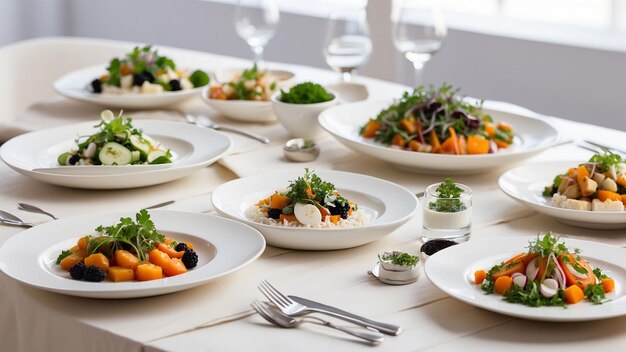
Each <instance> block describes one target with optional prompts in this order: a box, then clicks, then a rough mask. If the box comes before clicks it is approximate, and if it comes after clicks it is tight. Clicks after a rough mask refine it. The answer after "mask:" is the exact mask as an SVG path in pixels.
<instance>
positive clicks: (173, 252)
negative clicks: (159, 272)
mask: <svg viewBox="0 0 626 352" xmlns="http://www.w3.org/2000/svg"><path fill="white" fill-rule="evenodd" d="M157 249H158V250H160V251H161V252H163V253H165V254H167V255H168V256H169V257H170V258H182V257H183V254H185V251H176V249H174V248H172V247H170V246H168V245H166V244H165V243H159V244H158V246H157Z"/></svg>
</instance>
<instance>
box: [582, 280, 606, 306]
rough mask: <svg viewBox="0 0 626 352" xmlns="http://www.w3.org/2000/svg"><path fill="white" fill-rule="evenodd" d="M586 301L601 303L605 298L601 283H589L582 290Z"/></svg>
mask: <svg viewBox="0 0 626 352" xmlns="http://www.w3.org/2000/svg"><path fill="white" fill-rule="evenodd" d="M583 292H584V293H585V297H586V298H587V300H588V301H590V302H592V303H593V304H602V303H604V302H605V300H606V296H605V294H604V286H603V285H602V284H589V285H587V287H585V290H584V291H583Z"/></svg>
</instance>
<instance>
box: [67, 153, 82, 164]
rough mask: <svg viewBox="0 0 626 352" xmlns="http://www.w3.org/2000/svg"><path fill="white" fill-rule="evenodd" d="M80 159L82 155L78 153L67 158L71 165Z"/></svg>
mask: <svg viewBox="0 0 626 352" xmlns="http://www.w3.org/2000/svg"><path fill="white" fill-rule="evenodd" d="M79 160H80V156H78V154H74V155H72V156H70V158H69V159H67V163H68V164H70V165H76V163H77V162H78V161H79Z"/></svg>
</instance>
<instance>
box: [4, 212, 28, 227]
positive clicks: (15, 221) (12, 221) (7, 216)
mask: <svg viewBox="0 0 626 352" xmlns="http://www.w3.org/2000/svg"><path fill="white" fill-rule="evenodd" d="M0 223H2V224H5V225H11V226H21V227H33V226H35V224H31V223H29V222H24V221H22V219H20V218H18V217H17V216H15V215H13V214H11V213H7V212H6V211H2V210H0Z"/></svg>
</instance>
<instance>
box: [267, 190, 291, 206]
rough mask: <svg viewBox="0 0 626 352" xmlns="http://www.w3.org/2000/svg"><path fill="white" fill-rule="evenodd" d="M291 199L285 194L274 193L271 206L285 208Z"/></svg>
mask: <svg viewBox="0 0 626 352" xmlns="http://www.w3.org/2000/svg"><path fill="white" fill-rule="evenodd" d="M290 201H291V200H290V199H289V198H287V197H285V196H283V195H280V194H278V193H274V194H272V195H271V196H270V208H274V209H283V208H284V207H286V206H287V205H288V204H289V202H290Z"/></svg>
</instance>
